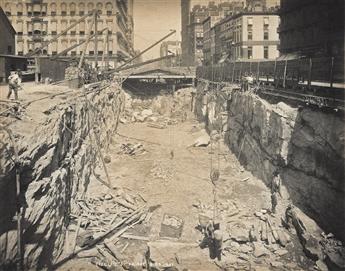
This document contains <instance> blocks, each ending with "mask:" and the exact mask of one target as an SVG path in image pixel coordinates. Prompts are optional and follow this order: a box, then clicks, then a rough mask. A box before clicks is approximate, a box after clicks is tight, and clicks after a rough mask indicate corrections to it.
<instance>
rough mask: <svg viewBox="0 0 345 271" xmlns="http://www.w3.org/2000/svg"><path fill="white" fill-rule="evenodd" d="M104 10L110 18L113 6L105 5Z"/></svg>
mask: <svg viewBox="0 0 345 271" xmlns="http://www.w3.org/2000/svg"><path fill="white" fill-rule="evenodd" d="M105 9H106V10H107V15H108V16H111V15H112V14H113V5H112V4H111V3H109V2H108V3H106V4H105Z"/></svg>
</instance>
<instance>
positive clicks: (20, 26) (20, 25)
mask: <svg viewBox="0 0 345 271" xmlns="http://www.w3.org/2000/svg"><path fill="white" fill-rule="evenodd" d="M23 29H24V28H23V21H17V35H18V36H22V35H23Z"/></svg>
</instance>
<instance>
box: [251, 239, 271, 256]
mask: <svg viewBox="0 0 345 271" xmlns="http://www.w3.org/2000/svg"><path fill="white" fill-rule="evenodd" d="M253 244H254V252H253V255H254V257H256V258H259V257H262V256H266V255H269V253H270V252H269V251H268V249H267V248H265V247H264V245H263V244H262V243H260V242H254V243H253Z"/></svg>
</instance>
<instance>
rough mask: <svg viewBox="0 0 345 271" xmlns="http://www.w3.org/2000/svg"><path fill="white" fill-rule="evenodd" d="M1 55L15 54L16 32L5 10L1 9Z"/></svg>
mask: <svg viewBox="0 0 345 271" xmlns="http://www.w3.org/2000/svg"><path fill="white" fill-rule="evenodd" d="M0 33H1V39H0V54H3V55H13V54H15V48H16V42H15V35H16V31H15V30H14V28H13V27H12V24H11V22H10V21H9V20H8V18H7V16H6V14H5V12H4V10H3V9H2V8H1V7H0Z"/></svg>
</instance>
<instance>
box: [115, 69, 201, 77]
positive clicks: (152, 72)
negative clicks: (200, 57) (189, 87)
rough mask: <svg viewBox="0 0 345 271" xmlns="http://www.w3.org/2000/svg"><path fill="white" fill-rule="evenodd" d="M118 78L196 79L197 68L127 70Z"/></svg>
mask: <svg viewBox="0 0 345 271" xmlns="http://www.w3.org/2000/svg"><path fill="white" fill-rule="evenodd" d="M117 76H120V77H126V78H127V79H139V80H140V79H168V80H170V79H195V78H196V71H195V68H185V67H141V68H140V69H133V70H127V71H126V73H120V74H118V75H117Z"/></svg>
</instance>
